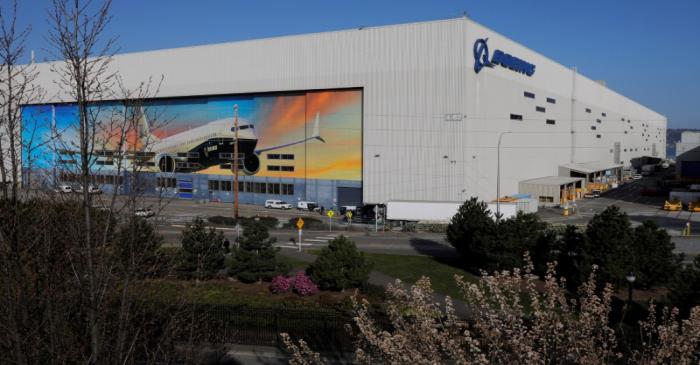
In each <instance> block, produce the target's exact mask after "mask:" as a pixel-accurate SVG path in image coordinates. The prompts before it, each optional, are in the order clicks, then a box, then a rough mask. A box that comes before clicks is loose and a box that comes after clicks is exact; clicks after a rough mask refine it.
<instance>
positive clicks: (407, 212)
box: [386, 200, 464, 223]
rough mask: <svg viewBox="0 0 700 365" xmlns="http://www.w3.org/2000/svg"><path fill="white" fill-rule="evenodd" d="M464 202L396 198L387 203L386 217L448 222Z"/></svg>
mask: <svg viewBox="0 0 700 365" xmlns="http://www.w3.org/2000/svg"><path fill="white" fill-rule="evenodd" d="M463 203H464V202H439V201H407V200H394V201H389V202H387V203H386V218H387V219H388V220H394V221H412V222H421V221H425V222H440V223H448V222H449V221H450V219H452V217H453V216H454V215H455V214H457V211H458V210H459V207H460V206H461V205H462V204H463Z"/></svg>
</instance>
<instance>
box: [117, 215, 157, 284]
mask: <svg viewBox="0 0 700 365" xmlns="http://www.w3.org/2000/svg"><path fill="white" fill-rule="evenodd" d="M162 243H163V237H162V236H161V235H159V234H158V233H157V232H156V231H155V229H154V228H153V225H152V224H151V223H150V222H149V221H147V220H146V219H144V218H141V217H136V216H134V217H133V219H132V220H130V221H129V223H128V224H124V225H122V226H121V227H119V231H118V232H117V235H116V239H115V246H116V252H115V253H116V255H117V258H118V261H119V264H120V267H121V270H123V271H124V272H128V273H130V274H132V275H134V276H136V277H138V278H144V277H149V276H151V277H152V276H158V275H160V274H162V271H163V270H164V269H165V267H164V266H165V262H164V257H163V256H162V255H161V254H160V253H159V249H160V246H161V244H162Z"/></svg>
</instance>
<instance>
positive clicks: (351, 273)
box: [307, 236, 372, 290]
mask: <svg viewBox="0 0 700 365" xmlns="http://www.w3.org/2000/svg"><path fill="white" fill-rule="evenodd" d="M371 268H372V266H371V265H370V264H369V263H368V262H367V261H366V260H365V255H364V253H363V252H360V250H358V249H357V247H356V246H355V242H353V241H351V240H350V239H348V238H347V237H345V236H340V237H337V238H335V239H333V240H331V241H329V242H328V246H326V247H324V248H323V250H321V253H320V254H319V255H318V257H317V258H316V260H315V261H314V262H313V263H312V264H311V265H310V266H309V268H308V269H307V273H308V274H309V276H311V279H313V281H314V282H315V283H316V284H318V285H319V286H320V287H321V289H324V290H342V289H349V288H358V287H360V286H362V285H364V284H365V283H366V282H367V279H369V272H370V270H371Z"/></svg>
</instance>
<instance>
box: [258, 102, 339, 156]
mask: <svg viewBox="0 0 700 365" xmlns="http://www.w3.org/2000/svg"><path fill="white" fill-rule="evenodd" d="M320 124H321V116H320V113H319V112H316V118H315V119H314V126H313V129H312V132H311V136H309V137H306V138H304V139H301V140H298V141H294V142H291V143H285V144H281V145H278V146H272V147H265V148H261V149H258V150H255V154H257V155H259V154H261V153H263V152H266V151H272V150H277V149H280V148H284V147H289V146H294V145H297V144H301V143H304V142H306V141H311V140H314V139H316V140H319V141H321V142H323V143H326V141H325V140H324V139H323V138H322V137H321V133H320V130H321V128H320Z"/></svg>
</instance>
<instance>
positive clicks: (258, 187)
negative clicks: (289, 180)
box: [209, 180, 294, 195]
mask: <svg viewBox="0 0 700 365" xmlns="http://www.w3.org/2000/svg"><path fill="white" fill-rule="evenodd" d="M232 186H233V184H232V182H231V181H227V180H224V181H220V180H209V191H232V190H233V189H232ZM238 191H240V192H242V193H256V194H275V195H294V184H279V183H264V182H252V181H239V182H238Z"/></svg>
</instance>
